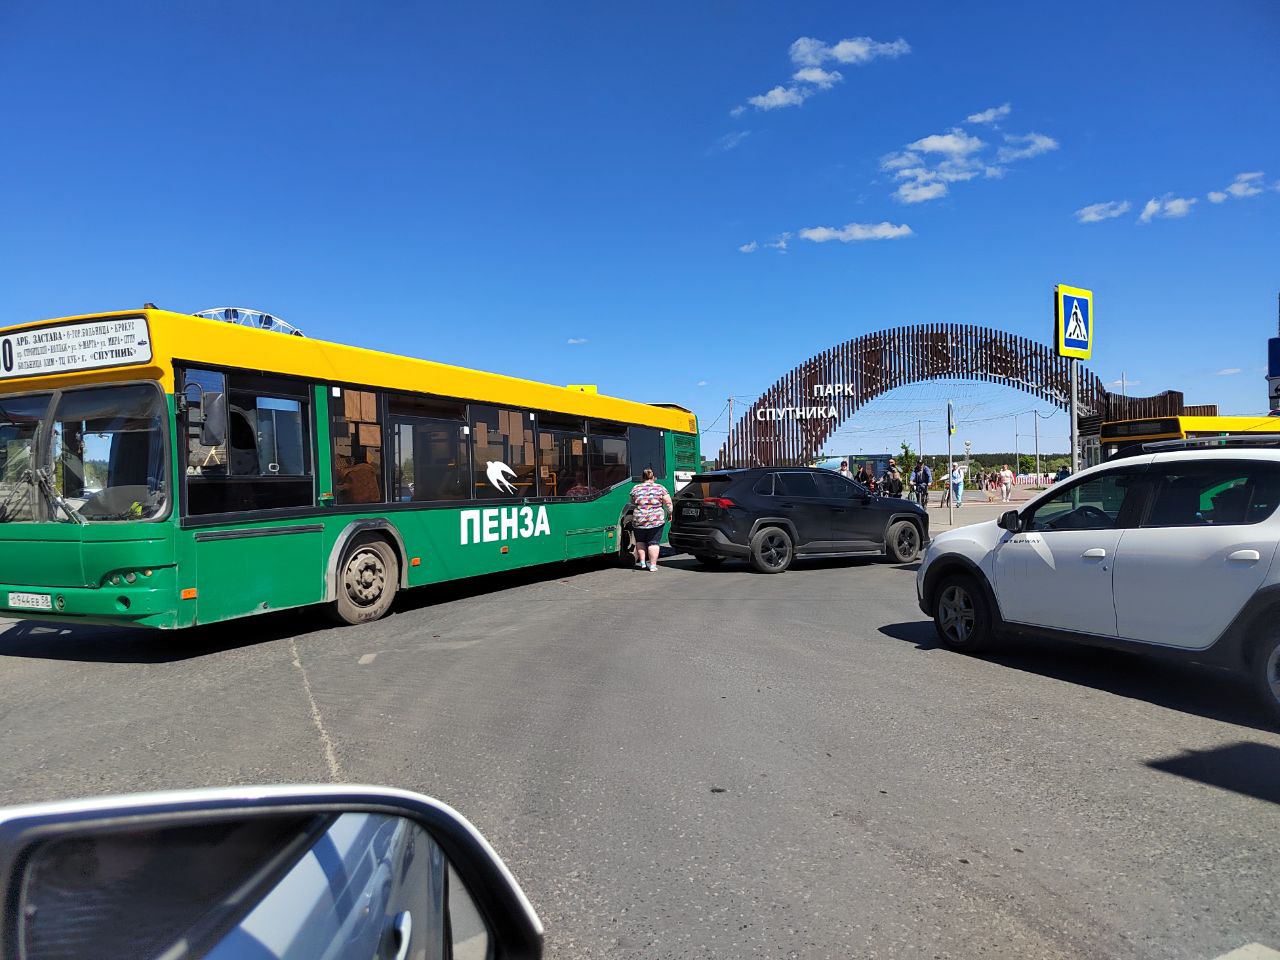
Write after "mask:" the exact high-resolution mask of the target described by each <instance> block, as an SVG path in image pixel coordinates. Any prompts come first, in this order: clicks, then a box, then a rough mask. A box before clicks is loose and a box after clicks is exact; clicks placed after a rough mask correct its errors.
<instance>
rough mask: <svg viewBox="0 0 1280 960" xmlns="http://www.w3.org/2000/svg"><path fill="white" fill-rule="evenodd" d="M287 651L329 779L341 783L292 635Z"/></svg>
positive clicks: (340, 770)
mask: <svg viewBox="0 0 1280 960" xmlns="http://www.w3.org/2000/svg"><path fill="white" fill-rule="evenodd" d="M289 652H290V653H292V654H293V665H294V666H295V667H297V668H298V673H299V674H300V675H301V677H302V689H303V691H304V692H305V693H306V695H307V704H308V705H309V706H310V707H311V722H312V723H314V724H315V725H316V732H318V733H319V734H320V745H321V746H322V747H323V748H324V762H325V763H326V764H328V766H329V779H330V780H332V781H333V782H334V783H341V782H342V780H343V776H342V766H341V765H340V764H339V763H338V754H337V752H336V751H335V750H334V749H333V741H332V740H330V739H329V732H328V731H327V730H325V728H324V721H323V720H322V719H321V718H320V708H319V707H318V706H316V698H315V696H314V695H313V694H312V693H311V681H310V680H308V679H307V671H306V669H305V668H304V667H303V666H302V661H301V660H300V659H298V644H297V643H295V642H294V639H293V637H290V638H289Z"/></svg>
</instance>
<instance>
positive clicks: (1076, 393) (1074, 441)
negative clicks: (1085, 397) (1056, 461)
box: [1071, 357, 1080, 474]
mask: <svg viewBox="0 0 1280 960" xmlns="http://www.w3.org/2000/svg"><path fill="white" fill-rule="evenodd" d="M1079 423H1080V361H1079V360H1077V359H1076V358H1075V357H1072V358H1071V473H1072V474H1076V473H1078V472H1079V471H1080V435H1079V430H1080V427H1079Z"/></svg>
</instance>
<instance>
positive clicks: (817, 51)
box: [729, 37, 911, 117]
mask: <svg viewBox="0 0 1280 960" xmlns="http://www.w3.org/2000/svg"><path fill="white" fill-rule="evenodd" d="M788 52H789V54H790V57H791V62H792V63H793V64H794V65H795V66H796V67H797V68H798V69H797V70H796V71H795V72H794V73H793V74H792V75H791V82H790V83H788V84H785V85H783V84H778V85H777V86H775V87H773V88H771V89H770V90H768V91H767V92H765V93H761V94H758V95H756V96H754V97H748V98H747V103H748V104H750V105H751V106H753V107H755V108H756V109H757V110H778V109H781V108H782V107H798V106H800V105H801V104H802V103H804V102H805V101H806V100H808V99H809V98H810V97H811V96H813V95H814V94H815V93H818V92H820V91H822V90H830V89H831V88H832V87H834V86H835V85H836V84H837V83H840V82H841V81H842V80H844V74H842V73H840V71H838V70H826V69H823V64H825V63H828V62H835V63H844V64H862V63H870V62H871V61H872V60H875V59H877V58H879V57H888V58H896V57H900V56H902V55H903V54H905V53H910V52H911V47H910V45H909V44H908V43H907V41H905V40H902V39H898V40H893V41H890V42H888V43H884V42H882V41H879V40H872V39H871V38H870V37H850V38H848V39H846V40H841V41H840V42H839V43H836V44H834V45H832V44H828V43H825V42H824V41H822V40H817V39H815V38H814V37H801V38H800V39H798V40H796V41H795V43H793V44H791V49H790V50H789V51H788ZM746 109H747V108H746V106H745V105H743V104H739V105H738V106H736V107H734V108H733V109H732V110H730V111H729V114H730V116H734V117H740V116H742V114H743V112H744V111H745V110H746Z"/></svg>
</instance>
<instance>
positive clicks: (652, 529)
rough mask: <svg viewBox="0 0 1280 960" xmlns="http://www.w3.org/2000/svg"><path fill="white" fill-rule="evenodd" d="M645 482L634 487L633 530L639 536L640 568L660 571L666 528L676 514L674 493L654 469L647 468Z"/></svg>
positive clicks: (637, 556)
mask: <svg viewBox="0 0 1280 960" xmlns="http://www.w3.org/2000/svg"><path fill="white" fill-rule="evenodd" d="M642 476H643V482H641V483H637V484H636V485H635V486H634V487H632V488H631V506H632V511H631V530H632V532H633V533H634V534H635V538H636V549H635V554H636V569H637V570H650V571H657V569H658V554H659V552H661V550H662V527H663V525H664V524H665V523H666V522H667V520H668V519H670V517H671V514H672V513H673V510H672V506H671V494H669V493H667V488H666V487H664V486H663V485H662V484H660V483H656V482H654V479H653V471H652V470H650V469H648V468H647V467H646V468H645V471H644V473H643V474H642Z"/></svg>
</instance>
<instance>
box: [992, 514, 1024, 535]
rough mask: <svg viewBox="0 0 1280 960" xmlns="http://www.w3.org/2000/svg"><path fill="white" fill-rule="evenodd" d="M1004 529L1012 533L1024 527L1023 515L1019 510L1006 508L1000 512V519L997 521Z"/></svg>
mask: <svg viewBox="0 0 1280 960" xmlns="http://www.w3.org/2000/svg"><path fill="white" fill-rule="evenodd" d="M996 523H998V524H999V525H1000V527H1001V529H1003V530H1008V531H1009V532H1010V533H1017V532H1018V531H1019V530H1020V529H1021V528H1022V517H1021V516H1020V515H1019V514H1018V511H1017V510H1006V511H1005V512H1004V513H1002V514H1000V519H999V520H997V521H996Z"/></svg>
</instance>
